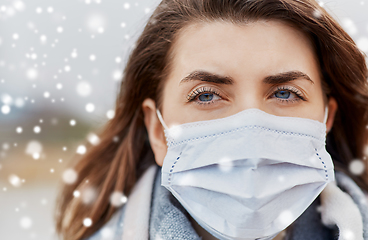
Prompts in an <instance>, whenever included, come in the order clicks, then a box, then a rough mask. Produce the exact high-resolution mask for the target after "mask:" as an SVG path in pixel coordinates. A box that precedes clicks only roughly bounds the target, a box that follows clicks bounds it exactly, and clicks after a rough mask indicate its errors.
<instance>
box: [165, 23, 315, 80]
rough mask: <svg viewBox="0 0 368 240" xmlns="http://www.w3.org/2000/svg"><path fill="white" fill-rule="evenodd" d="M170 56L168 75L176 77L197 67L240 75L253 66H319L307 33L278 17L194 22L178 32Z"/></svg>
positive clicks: (273, 68)
mask: <svg viewBox="0 0 368 240" xmlns="http://www.w3.org/2000/svg"><path fill="white" fill-rule="evenodd" d="M171 56H172V57H171V61H172V62H171V71H170V73H169V75H170V74H175V75H177V76H179V75H180V76H183V75H185V74H188V73H189V72H188V71H190V70H193V69H195V68H207V70H214V71H216V72H217V73H219V74H221V73H223V74H225V73H226V74H228V73H229V72H231V73H232V74H233V75H237V74H244V71H246V70H249V69H247V68H246V67H252V68H253V70H255V71H256V70H258V71H261V72H262V71H264V70H267V72H268V73H270V74H272V73H275V72H279V71H280V70H289V69H288V68H297V67H302V68H303V67H304V68H305V67H308V66H309V67H316V64H317V62H318V61H317V57H316V55H315V52H314V48H313V45H312V42H311V41H310V40H309V38H308V36H307V35H306V33H303V32H302V31H301V30H298V29H296V28H295V27H292V26H291V25H290V24H287V23H285V22H283V21H279V20H268V21H266V20H262V21H256V22H250V23H247V24H241V25H240V24H234V23H231V22H227V21H215V22H196V23H192V24H189V25H188V26H186V27H184V28H183V29H182V30H181V31H180V32H179V33H178V35H177V38H176V40H175V41H174V44H173V48H172V51H171ZM311 65H314V66H311ZM242 70H243V72H242ZM291 70H295V69H291ZM252 72H254V71H252ZM248 74H249V71H248Z"/></svg>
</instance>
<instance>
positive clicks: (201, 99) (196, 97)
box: [187, 87, 222, 104]
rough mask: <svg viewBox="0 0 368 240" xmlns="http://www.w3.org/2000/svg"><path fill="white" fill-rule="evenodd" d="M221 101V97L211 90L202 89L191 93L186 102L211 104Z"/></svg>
mask: <svg viewBox="0 0 368 240" xmlns="http://www.w3.org/2000/svg"><path fill="white" fill-rule="evenodd" d="M220 99H222V97H221V95H220V94H219V93H217V92H216V91H215V90H213V89H211V88H206V87H202V88H199V89H196V90H194V91H192V92H191V93H190V94H189V95H188V97H187V100H188V102H193V101H194V102H196V103H198V104H211V103H213V102H215V101H217V100H220Z"/></svg>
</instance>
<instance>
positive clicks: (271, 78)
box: [179, 71, 314, 85]
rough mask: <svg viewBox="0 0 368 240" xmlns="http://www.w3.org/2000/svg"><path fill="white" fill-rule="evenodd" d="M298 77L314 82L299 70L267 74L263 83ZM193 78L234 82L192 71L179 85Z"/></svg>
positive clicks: (282, 81)
mask: <svg viewBox="0 0 368 240" xmlns="http://www.w3.org/2000/svg"><path fill="white" fill-rule="evenodd" d="M299 78H303V79H305V80H308V81H310V82H311V83H312V84H314V82H313V81H312V79H311V78H310V77H309V76H308V75H307V74H305V73H303V72H300V71H289V72H284V73H278V74H275V75H271V76H267V77H265V78H264V79H263V83H266V84H282V83H286V82H291V81H294V80H296V79H299ZM195 80H199V81H203V82H211V83H217V84H226V85H231V84H233V83H234V80H233V79H232V78H231V77H228V76H220V75H218V74H213V73H209V72H206V71H194V72H192V73H190V74H189V75H188V76H186V77H185V78H183V79H182V80H181V81H180V83H179V85H180V84H182V83H184V82H189V81H195Z"/></svg>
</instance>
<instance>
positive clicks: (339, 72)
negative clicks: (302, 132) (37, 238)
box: [55, 0, 368, 240]
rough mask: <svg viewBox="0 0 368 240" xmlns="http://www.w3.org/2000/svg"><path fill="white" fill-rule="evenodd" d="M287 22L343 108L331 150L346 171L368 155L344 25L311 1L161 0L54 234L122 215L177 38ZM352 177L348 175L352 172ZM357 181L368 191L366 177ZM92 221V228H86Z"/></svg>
mask: <svg viewBox="0 0 368 240" xmlns="http://www.w3.org/2000/svg"><path fill="white" fill-rule="evenodd" d="M216 20H224V21H230V22H232V23H234V24H241V23H247V22H250V21H257V20H282V21H285V22H288V23H291V24H292V25H294V26H295V27H296V28H297V29H300V30H302V31H304V32H305V33H307V35H308V36H309V37H310V38H311V39H312V40H313V43H314V46H315V50H316V53H317V55H318V58H319V62H320V67H321V73H322V75H323V80H324V90H325V93H326V94H327V96H333V97H334V98H335V99H336V100H337V103H338V106H339V108H338V111H337V115H336V118H335V122H334V126H333V128H332V130H331V131H330V133H329V134H328V136H327V150H328V151H329V153H330V154H331V155H332V157H333V159H334V163H335V165H336V166H337V167H339V168H340V169H341V170H344V171H347V169H348V167H349V163H350V162H351V161H352V160H353V159H362V158H363V157H364V154H363V148H364V146H365V144H366V143H367V130H366V125H367V124H368V86H367V67H366V63H365V58H364V55H363V54H362V52H361V51H360V50H359V49H358V48H357V46H356V45H355V43H354V41H353V40H352V39H351V38H350V37H349V35H348V34H347V33H346V32H345V31H344V30H343V29H342V28H341V26H340V25H339V24H338V23H337V22H336V21H335V20H334V19H333V18H332V17H331V16H330V15H329V14H328V13H327V12H326V11H325V10H324V9H323V8H322V7H320V6H319V5H318V3H317V2H315V1H314V0H163V1H162V2H161V3H160V5H159V6H158V7H157V9H156V10H155V11H154V13H153V15H152V16H151V17H150V19H149V21H148V23H147V25H146V27H145V29H144V31H143V33H142V34H141V36H140V37H139V39H138V40H137V42H136V45H135V48H134V50H133V51H132V53H131V54H130V56H129V60H128V62H127V65H126V68H125V70H124V77H123V79H122V83H121V88H120V93H119V95H118V97H117V100H116V109H115V117H114V118H113V119H112V120H111V121H109V122H108V123H107V125H106V126H105V128H104V129H103V130H102V132H101V134H100V139H101V142H100V144H99V145H97V146H93V147H91V149H90V150H89V151H88V152H87V154H86V155H85V156H84V157H83V158H82V159H80V160H79V161H78V162H76V164H75V166H74V167H73V168H74V170H75V171H76V172H77V173H78V179H77V181H76V182H75V183H73V184H71V185H65V186H64V188H63V189H62V191H61V192H60V196H59V202H58V205H57V211H56V215H55V216H56V228H57V232H58V233H59V234H61V235H62V236H64V238H65V239H68V240H73V239H82V238H86V237H88V236H90V235H92V234H93V233H94V232H96V231H97V230H98V229H99V228H100V227H101V226H102V225H103V224H104V223H106V222H107V221H108V220H109V219H110V217H111V216H112V214H113V213H114V212H115V211H116V210H117V208H116V207H114V206H112V205H111V204H110V202H109V198H110V194H111V193H113V192H114V191H119V192H123V193H124V194H126V195H129V193H130V191H131V190H132V188H133V186H134V184H135V182H136V180H137V179H138V178H139V177H140V175H141V173H142V172H143V171H144V170H145V169H146V168H147V167H148V166H149V165H150V164H154V157H153V153H152V150H151V148H150V145H149V141H148V136H147V131H146V128H145V125H144V122H143V111H142V107H141V105H142V102H143V100H144V99H146V98H152V99H153V100H155V101H156V103H157V106H158V107H160V105H161V104H160V103H161V102H162V99H161V98H160V96H161V91H162V87H163V85H164V82H165V79H166V76H167V74H168V73H169V72H170V63H171V61H170V52H171V50H172V47H173V46H174V42H175V38H176V37H177V36H178V33H179V32H180V30H181V29H183V28H184V27H185V26H187V25H189V24H191V23H193V22H201V21H205V22H211V21H216ZM347 172H348V171H347ZM354 179H355V180H356V181H357V183H359V184H360V185H361V186H362V187H363V188H365V189H367V190H368V187H367V181H366V180H367V175H366V173H365V175H361V176H356V177H354ZM86 186H92V187H94V188H95V189H97V192H98V196H97V197H96V199H95V201H94V202H93V203H91V204H84V203H83V202H82V201H81V200H80V198H74V197H73V191H74V190H76V189H81V190H83V189H84V188H85V187H86ZM86 217H89V218H91V219H92V221H93V225H92V226H91V227H89V228H87V227H84V226H83V223H82V222H83V219H84V218H86Z"/></svg>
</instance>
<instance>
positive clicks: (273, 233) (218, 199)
mask: <svg viewBox="0 0 368 240" xmlns="http://www.w3.org/2000/svg"><path fill="white" fill-rule="evenodd" d="M115 111H116V115H115V118H114V119H112V120H111V121H110V122H109V123H108V124H107V126H106V128H105V129H104V130H103V131H102V132H101V134H100V138H101V142H100V144H99V145H98V146H95V147H91V148H90V150H89V152H88V153H87V154H86V155H85V156H84V157H83V158H82V159H81V160H79V161H78V162H77V163H76V164H75V166H74V170H75V171H76V172H77V173H78V179H77V180H76V181H75V182H74V183H73V184H70V185H65V186H64V189H63V191H62V192H61V195H60V198H59V200H60V202H59V205H58V210H57V213H56V220H57V222H56V225H57V230H58V233H60V235H61V236H62V237H63V238H64V239H68V240H69V239H70V240H72V239H90V240H95V239H293V240H294V239H321V240H322V239H324V240H325V239H368V208H367V203H366V199H365V196H364V192H365V191H368V187H367V186H368V185H367V184H368V181H367V174H366V172H365V171H364V172H363V171H360V172H359V171H356V170H354V171H353V172H351V171H349V169H355V168H354V166H355V164H359V163H360V164H361V163H363V161H360V160H363V159H365V156H364V148H365V146H366V143H367V140H368V139H367V136H368V132H367V129H366V126H367V124H368V86H367V67H366V64H365V59H364V55H363V54H362V53H361V52H360V51H359V49H358V48H357V47H356V45H355V43H354V42H353V40H352V39H351V38H350V37H349V36H348V35H347V34H346V32H344V31H343V29H342V28H341V27H340V26H339V24H338V23H337V22H336V21H335V20H334V19H332V18H331V16H330V15H329V14H328V13H327V12H326V11H325V10H324V9H323V8H322V7H320V6H319V5H318V3H316V2H315V1H314V0H163V1H162V2H161V3H160V5H159V6H158V7H157V9H156V10H155V12H154V13H153V15H152V16H151V18H150V20H149V22H148V23H147V26H146V28H145V29H144V31H143V33H142V35H141V36H140V38H139V39H138V41H137V43H136V47H135V49H134V50H133V52H132V53H131V55H130V58H129V61H128V63H127V66H126V68H125V74H124V78H123V81H122V85H121V89H120V94H119V96H118V98H117V101H116V110H115ZM359 159H360V160H359ZM352 163H353V165H352ZM352 166H353V167H352ZM358 170H359V169H358ZM91 189H94V190H95V193H96V194H95V195H94V196H95V197H94V198H90V199H89V200H88V201H86V200H85V199H88V197H83V196H88V195H91V194H90V193H91ZM75 191H79V192H80V193H81V196H80V197H78V196H79V195H77V194H73V193H75ZM92 192H93V191H92ZM92 195H93V194H92ZM126 200H127V202H126ZM125 202H126V203H125ZM123 203H125V204H123ZM122 204H123V206H121V205H122Z"/></svg>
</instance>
